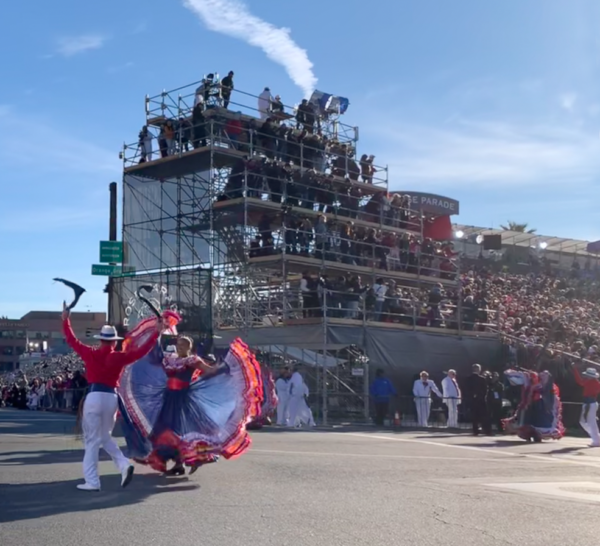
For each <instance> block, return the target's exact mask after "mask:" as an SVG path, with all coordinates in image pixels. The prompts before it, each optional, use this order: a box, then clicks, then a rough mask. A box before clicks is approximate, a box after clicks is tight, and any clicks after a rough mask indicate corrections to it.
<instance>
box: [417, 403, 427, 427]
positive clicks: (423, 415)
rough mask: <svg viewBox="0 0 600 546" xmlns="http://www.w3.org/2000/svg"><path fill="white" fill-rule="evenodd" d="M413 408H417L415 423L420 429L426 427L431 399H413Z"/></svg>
mask: <svg viewBox="0 0 600 546" xmlns="http://www.w3.org/2000/svg"><path fill="white" fill-rule="evenodd" d="M415 406H416V408H417V423H418V424H419V426H420V427H428V426H429V412H430V411H431V398H415Z"/></svg>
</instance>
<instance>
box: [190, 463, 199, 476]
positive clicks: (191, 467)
mask: <svg viewBox="0 0 600 546" xmlns="http://www.w3.org/2000/svg"><path fill="white" fill-rule="evenodd" d="M201 466H202V465H201V464H195V465H193V466H190V471H189V472H188V476H191V475H192V474H194V472H196V470H198V469H199V468H200V467H201Z"/></svg>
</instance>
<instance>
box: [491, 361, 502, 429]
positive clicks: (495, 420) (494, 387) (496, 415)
mask: <svg viewBox="0 0 600 546" xmlns="http://www.w3.org/2000/svg"><path fill="white" fill-rule="evenodd" d="M487 380H488V392H487V406H488V411H489V413H490V420H491V423H490V428H491V425H496V428H497V429H498V432H502V430H503V427H502V400H503V398H504V385H503V384H502V381H500V375H498V372H494V373H493V374H491V375H490V374H488V378H487Z"/></svg>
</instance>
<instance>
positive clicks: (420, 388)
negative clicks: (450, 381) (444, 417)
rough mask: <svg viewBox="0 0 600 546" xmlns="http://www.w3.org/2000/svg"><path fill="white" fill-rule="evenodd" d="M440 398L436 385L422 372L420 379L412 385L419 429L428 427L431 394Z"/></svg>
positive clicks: (440, 394)
mask: <svg viewBox="0 0 600 546" xmlns="http://www.w3.org/2000/svg"><path fill="white" fill-rule="evenodd" d="M432 391H433V392H434V393H435V394H437V395H438V396H439V397H440V398H442V393H441V392H440V390H439V389H438V388H437V385H436V384H435V383H434V382H433V381H432V380H431V379H429V374H428V373H427V372H425V371H422V372H421V374H420V379H417V380H416V381H415V384H414V385H413V395H414V397H415V407H416V408H417V421H418V423H419V426H420V427H428V426H429V412H430V411H431V392H432Z"/></svg>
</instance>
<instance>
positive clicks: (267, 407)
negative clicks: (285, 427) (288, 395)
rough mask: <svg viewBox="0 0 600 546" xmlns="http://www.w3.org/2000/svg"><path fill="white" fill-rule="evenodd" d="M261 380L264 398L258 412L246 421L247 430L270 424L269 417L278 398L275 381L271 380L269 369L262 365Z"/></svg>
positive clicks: (275, 406) (271, 415) (271, 375)
mask: <svg viewBox="0 0 600 546" xmlns="http://www.w3.org/2000/svg"><path fill="white" fill-rule="evenodd" d="M262 382H263V394H264V400H263V403H262V407H261V409H260V413H259V414H258V415H257V416H256V418H255V419H253V420H252V422H250V423H248V426H247V428H248V430H259V429H261V428H263V426H264V425H270V424H271V417H273V414H274V413H275V409H276V408H277V404H278V403H279V400H278V398H277V390H276V389H275V381H274V380H273V374H272V373H271V370H269V369H268V368H266V367H264V366H263V368H262Z"/></svg>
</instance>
